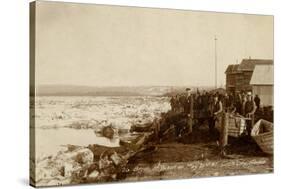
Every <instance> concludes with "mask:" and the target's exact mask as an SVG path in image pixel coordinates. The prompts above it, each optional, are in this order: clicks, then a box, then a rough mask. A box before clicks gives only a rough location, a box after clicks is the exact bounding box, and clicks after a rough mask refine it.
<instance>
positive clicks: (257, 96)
mask: <svg viewBox="0 0 281 189" xmlns="http://www.w3.org/2000/svg"><path fill="white" fill-rule="evenodd" d="M254 101H255V103H256V106H257V110H259V109H260V103H261V99H260V97H259V95H257V94H256V96H255V98H254Z"/></svg>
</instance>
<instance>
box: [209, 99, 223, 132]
mask: <svg viewBox="0 0 281 189" xmlns="http://www.w3.org/2000/svg"><path fill="white" fill-rule="evenodd" d="M222 112H223V107H222V102H221V99H219V96H218V94H215V95H214V96H213V102H212V103H211V117H210V119H209V130H210V133H211V134H213V133H214V128H215V124H216V121H217V122H218V124H220V120H221V116H220V115H221V113H222Z"/></svg>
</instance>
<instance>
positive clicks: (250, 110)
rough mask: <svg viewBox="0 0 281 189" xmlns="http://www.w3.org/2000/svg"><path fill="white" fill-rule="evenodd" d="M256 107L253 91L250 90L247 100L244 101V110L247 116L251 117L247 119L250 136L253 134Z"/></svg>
mask: <svg viewBox="0 0 281 189" xmlns="http://www.w3.org/2000/svg"><path fill="white" fill-rule="evenodd" d="M256 109H257V107H256V104H255V102H254V100H253V98H252V93H251V92H248V93H247V99H246V102H245V103H244V107H243V110H244V111H243V112H244V116H245V117H246V118H250V120H246V128H247V133H248V135H249V136H250V135H251V130H252V125H253V124H254V114H255V111H256Z"/></svg>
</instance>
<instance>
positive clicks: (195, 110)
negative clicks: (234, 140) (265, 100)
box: [170, 88, 261, 137]
mask: <svg viewBox="0 0 281 189" xmlns="http://www.w3.org/2000/svg"><path fill="white" fill-rule="evenodd" d="M260 102H261V101H260V98H259V96H257V95H256V96H255V97H253V96H252V93H251V92H247V93H246V92H239V93H231V94H230V93H226V92H225V93H219V92H212V91H211V92H208V91H205V90H204V91H202V92H200V91H199V90H198V89H197V91H196V92H193V93H192V92H191V89H189V88H187V89H186V91H185V93H182V94H177V95H174V96H172V97H171V99H170V104H171V110H172V112H174V113H176V114H180V115H182V117H185V118H186V120H187V121H186V123H187V124H186V128H187V133H191V132H192V127H193V125H194V123H195V122H199V123H200V122H203V121H205V120H207V121H208V126H209V130H210V132H211V133H212V132H213V131H214V128H215V124H216V122H220V121H221V115H222V113H223V112H228V113H231V114H239V115H242V116H244V117H245V118H248V119H247V121H246V126H247V127H246V128H247V133H248V134H249V133H250V131H251V127H252V125H253V121H254V114H255V112H256V111H257V110H258V109H259V108H260ZM181 130H182V126H177V125H176V131H177V132H176V135H177V136H178V137H180V135H181Z"/></svg>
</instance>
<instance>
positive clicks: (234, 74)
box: [225, 58, 273, 93]
mask: <svg viewBox="0 0 281 189" xmlns="http://www.w3.org/2000/svg"><path fill="white" fill-rule="evenodd" d="M257 65H273V60H267V59H251V58H249V59H243V60H242V61H241V63H240V64H231V65H229V66H228V67H227V69H226V71H225V74H226V90H227V92H231V93H233V92H241V91H251V90H252V86H251V85H250V80H251V78H252V74H253V72H254V69H255V66H257Z"/></svg>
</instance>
